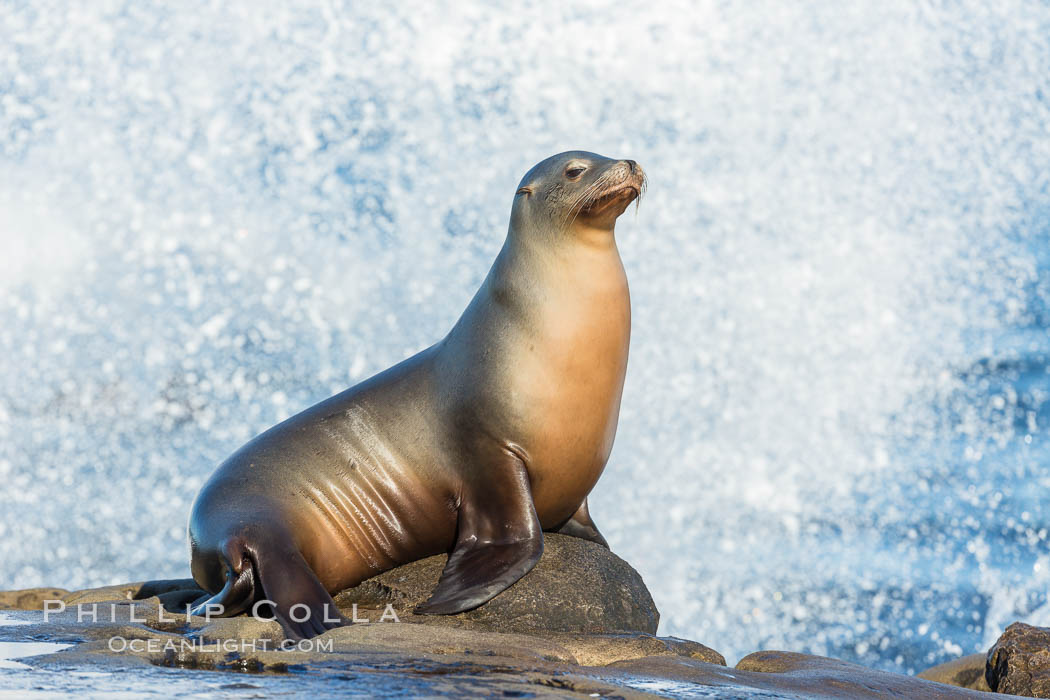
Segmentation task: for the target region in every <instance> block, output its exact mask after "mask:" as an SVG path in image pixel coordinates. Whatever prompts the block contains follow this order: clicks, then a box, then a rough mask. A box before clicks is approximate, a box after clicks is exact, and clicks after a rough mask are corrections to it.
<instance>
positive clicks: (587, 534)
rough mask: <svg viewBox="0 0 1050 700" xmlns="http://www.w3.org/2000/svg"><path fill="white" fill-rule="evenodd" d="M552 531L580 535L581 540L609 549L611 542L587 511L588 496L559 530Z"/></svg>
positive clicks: (574, 535)
mask: <svg viewBox="0 0 1050 700" xmlns="http://www.w3.org/2000/svg"><path fill="white" fill-rule="evenodd" d="M552 532H557V533H558V534H559V535H569V536H570V537H579V538H580V539H581V540H588V541H590V542H594V543H595V544H600V545H601V546H603V547H605V548H606V549H609V543H608V542H606V541H605V538H604V537H602V533H600V532H598V526H597V525H595V524H594V521H593V520H591V514H590V513H589V512H587V499H586V498H585V499H583V503H582V504H581V505H580V507H579V509H578V510H577V511H576V513H575V514H573V516H572V517H571V518H569V519H568V520H566V521H565V524H564V525H562V526H561V527H560V528H558V529H557V530H552Z"/></svg>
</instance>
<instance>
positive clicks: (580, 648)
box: [544, 632, 726, 666]
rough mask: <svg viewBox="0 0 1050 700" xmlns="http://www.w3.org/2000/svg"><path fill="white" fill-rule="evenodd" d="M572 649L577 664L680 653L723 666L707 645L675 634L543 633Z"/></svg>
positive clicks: (599, 663)
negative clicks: (680, 637)
mask: <svg viewBox="0 0 1050 700" xmlns="http://www.w3.org/2000/svg"><path fill="white" fill-rule="evenodd" d="M544 638H546V639H549V640H551V641H555V642H557V643H558V644H560V645H561V646H563V647H565V648H566V649H568V650H569V651H570V652H572V655H573V657H574V658H575V659H576V663H578V664H580V665H581V666H608V665H610V664H615V663H618V662H620V661H628V660H631V659H639V658H643V657H653V656H680V657H684V658H689V659H697V660H699V661H704V662H706V663H709V664H716V665H719V666H725V665H726V660H725V657H724V656H722V655H721V654H719V653H718V652H717V651H715V650H714V649H712V648H710V647H706V646H704V645H703V644H700V643H698V642H691V641H688V640H685V639H678V638H676V637H654V636H653V635H651V634H643V633H640V632H636V633H633V634H577V635H570V634H546V635H544Z"/></svg>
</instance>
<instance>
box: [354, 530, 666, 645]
mask: <svg viewBox="0 0 1050 700" xmlns="http://www.w3.org/2000/svg"><path fill="white" fill-rule="evenodd" d="M446 559H447V557H446V555H444V554H441V555H437V556H433V557H428V558H426V559H421V560H419V561H415V562H412V563H411V564H405V565H404V566H399V567H398V568H396V569H392V570H390V571H387V572H385V573H382V574H379V575H378V576H375V577H373V578H370V579H368V580H367V581H364V582H362V583H361V584H359V585H357V586H354V587H353V588H349V589H347V590H345V591H343V592H341V593H340V594H339V595H337V596H336V598H335V602H336V604H337V605H339V607H340V608H341V609H342V610H343V612H344V613H345V614H346V615H347V616H351V615H352V614H353V613H354V608H353V606H354V605H356V606H357V609H356V610H357V616H358V617H359V618H368V619H371V620H373V621H375V620H377V619H378V618H379V617H380V616H381V615H382V613H383V612H384V611H385V610H386V606H387V605H390V606H392V608H393V610H394V611H395V612H396V613H397V615H398V618H399V619H400V620H401V621H403V622H426V623H429V624H442V625H447V626H453V627H463V628H467V629H477V630H488V631H493V632H527V633H536V632H575V633H584V634H609V633H617V632H645V633H648V634H656V627H657V624H658V623H659V622H660V613H659V612H658V611H657V609H656V604H655V603H653V599H652V596H651V595H649V590H648V589H647V588H646V587H645V583H644V582H643V581H642V577H641V576H640V575H639V574H638V572H637V571H635V570H634V569H633V568H631V565H630V564H628V563H627V562H625V561H624V560H623V559H621V558H620V557H618V556H616V555H615V554H613V553H612V552H610V551H609V550H608V549H606V548H604V547H602V546H600V545H597V544H595V543H593V542H588V541H586V540H581V539H579V538H576V537H567V536H565V535H556V534H551V533H547V534H546V535H544V547H543V557H542V558H541V559H540V562H539V563H538V564H537V565H536V568H534V569H533V570H532V571H530V572H529V573H528V574H526V575H525V576H524V577H523V578H522V579H521V580H520V581H518V582H517V583H515V584H514V585H513V586H511V587H510V588H508V589H507V590H506V591H504V592H503V593H500V594H499V595H498V596H496V597H495V598H493V599H492V600H490V601H489V602H488V603H485V604H484V605H482V606H481V607H480V608H477V609H475V610H471V611H469V612H465V613H461V614H459V615H448V616H419V615H414V614H413V613H412V609H413V608H414V607H415V606H416V605H419V604H420V603H422V602H423V601H424V600H426V599H427V598H428V597H430V594H431V592H432V591H433V590H434V587H435V586H436V585H437V582H438V578H439V577H440V576H441V570H442V569H443V568H444V566H445V561H446Z"/></svg>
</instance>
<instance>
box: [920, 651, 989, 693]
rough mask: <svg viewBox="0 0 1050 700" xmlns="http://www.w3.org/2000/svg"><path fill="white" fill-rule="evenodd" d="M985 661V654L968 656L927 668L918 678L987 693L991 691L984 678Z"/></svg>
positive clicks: (986, 656) (986, 657)
mask: <svg viewBox="0 0 1050 700" xmlns="http://www.w3.org/2000/svg"><path fill="white" fill-rule="evenodd" d="M987 659H988V655H987V654H970V655H969V656H964V657H962V658H960V659H954V660H952V661H948V662H947V663H943V664H940V665H937V666H933V667H932V668H928V669H926V670H925V671H923V672H922V673H920V674H918V677H919V678H923V679H925V680H928V681H937V682H938V683H945V684H947V685H954V686H958V687H960V688H970V689H971V690H983V691H986V692H987V691H990V690H991V688H989V687H988V681H986V680H985V678H984V667H985V663H986V661H987Z"/></svg>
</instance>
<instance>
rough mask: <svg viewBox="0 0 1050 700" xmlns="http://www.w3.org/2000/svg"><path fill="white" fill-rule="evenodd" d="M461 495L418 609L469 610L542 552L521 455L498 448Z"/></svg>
mask: <svg viewBox="0 0 1050 700" xmlns="http://www.w3.org/2000/svg"><path fill="white" fill-rule="evenodd" d="M499 453H500V454H498V455H494V457H495V458H494V459H492V460H486V464H485V466H484V473H482V474H479V475H476V477H475V478H474V479H472V481H471V483H470V490H469V491H466V492H464V493H463V495H462V501H461V503H460V507H459V523H458V526H457V532H456V544H455V545H454V547H453V549H452V553H451V554H450V555H449V557H448V562H447V563H446V564H445V569H444V570H443V571H442V572H441V579H440V580H439V581H438V584H437V587H436V588H435V589H434V592H433V593H432V594H431V596H430V599H429V600H427V601H426V602H425V603H423V604H422V605H419V606H417V607H416V609H415V612H416V613H417V614H422V615H452V614H454V613H459V612H465V611H467V610H473V609H474V608H476V607H478V606H479V605H481V604H483V603H485V602H488V601H489V600H491V599H492V598H494V597H495V596H496V595H498V594H499V593H501V592H503V591H504V590H506V589H507V588H509V587H510V586H512V585H513V584H514V583H515V582H516V581H517V580H518V579H520V578H521V577H522V576H524V575H525V574H527V573H528V572H529V571H530V570H531V569H532V567H534V566H536V562H538V561H539V560H540V556H541V555H542V554H543V529H542V527H541V526H540V519H539V517H538V516H537V515H536V509H535V507H534V506H533V503H532V491H531V490H530V488H529V475H528V472H527V471H526V470H525V464H524V462H522V460H521V459H520V458H519V457H518V456H517V455H516V454H514V453H513V452H511V451H510V450H507V449H505V448H500V449H499Z"/></svg>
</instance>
